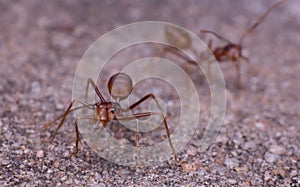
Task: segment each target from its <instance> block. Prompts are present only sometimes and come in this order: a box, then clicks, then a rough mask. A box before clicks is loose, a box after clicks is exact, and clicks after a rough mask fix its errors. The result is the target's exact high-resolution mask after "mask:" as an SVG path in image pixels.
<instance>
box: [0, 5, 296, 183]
mask: <svg viewBox="0 0 300 187" xmlns="http://www.w3.org/2000/svg"><path fill="white" fill-rule="evenodd" d="M274 2H275V1H268V2H265V1H263V0H253V1H251V2H250V1H247V0H243V1H238V2H237V1H229V0H224V1H223V0H217V1H210V0H200V1H196V0H195V1H192V0H191V1H155V0H153V1H97V2H96V1H93V2H92V1H79V0H78V1H70V0H66V1H58V0H57V1H34V0H32V1H8V0H0V77H1V79H0V101H1V102H0V116H1V120H0V134H1V135H0V143H1V146H0V166H1V167H0V184H1V185H5V186H15V185H20V186H60V185H62V186H69V185H70V186H85V185H95V186H97V185H98V186H106V185H108V186H123V185H124V186H180V185H184V186H206V185H210V186H212V185H214V186H299V185H300V124H299V123H300V113H299V111H300V102H299V99H300V94H299V93H300V84H299V80H300V74H299V71H300V62H299V59H300V55H299V49H300V37H299V31H300V25H299V19H300V4H299V2H298V0H289V1H287V2H286V3H285V4H283V5H282V6H281V7H278V8H277V9H276V10H274V11H273V12H272V13H271V14H270V15H269V16H268V17H267V19H266V20H264V22H263V24H261V25H260V27H259V28H258V29H257V30H256V31H255V32H254V33H252V34H251V35H250V36H249V37H248V38H247V39H246V40H245V42H244V48H245V51H244V53H245V56H247V57H248V58H249V59H250V64H243V74H242V78H243V85H244V87H243V89H241V90H237V89H235V84H234V81H235V76H234V75H235V72H234V69H233V66H232V65H231V64H230V63H227V64H226V63H225V64H222V69H223V70H224V77H225V81H226V85H227V88H228V89H227V110H226V116H225V119H224V124H223V126H222V129H221V131H220V134H219V136H218V137H217V139H216V140H215V141H214V143H213V144H212V145H211V146H210V148H209V149H208V150H207V151H205V152H198V151H197V149H196V148H197V140H199V139H200V138H201V130H199V132H198V131H197V132H196V134H195V136H194V138H193V140H192V141H191V142H190V144H188V145H187V146H186V148H185V149H184V150H182V151H180V152H179V158H180V159H181V160H185V161H187V162H188V165H185V166H186V167H184V168H182V167H181V166H177V165H174V164H173V162H172V161H171V160H170V161H167V162H164V163H162V165H160V166H152V167H134V168H131V167H124V166H120V165H117V164H114V163H110V162H108V161H106V160H105V159H103V158H101V157H100V156H99V155H97V154H96V153H95V152H93V151H92V149H90V147H89V146H87V145H86V143H84V142H83V143H82V145H80V150H79V154H78V155H77V156H76V157H72V158H71V159H69V158H68V157H69V156H70V154H71V153H72V152H73V151H74V141H75V140H74V137H75V134H74V131H73V126H72V124H73V122H72V121H73V120H72V119H69V120H68V121H67V123H66V125H65V126H64V127H62V130H61V131H60V132H59V134H58V136H57V138H56V139H55V140H54V141H53V142H52V143H45V142H43V141H42V140H43V139H45V138H47V137H48V138H49V137H50V133H51V132H53V130H52V129H49V130H46V131H40V130H39V128H40V127H41V126H42V125H44V124H45V123H46V122H48V121H50V120H51V119H53V118H54V117H55V116H57V115H59V114H61V113H62V112H63V110H64V109H65V108H66V107H67V105H68V103H69V102H70V101H71V94H72V81H73V76H74V72H75V69H76V66H77V64H78V62H79V60H80V58H81V57H82V55H83V54H84V52H85V51H86V50H87V48H88V47H89V46H90V45H91V44H92V43H93V42H94V41H95V40H96V39H98V38H99V37H100V36H101V35H103V34H104V33H106V32H108V31H110V30H112V29H114V28H116V27H118V26H122V25H124V24H128V23H132V22H136V21H146V20H157V21H164V22H170V23H174V24H177V25H180V26H183V27H185V28H187V29H189V30H191V31H193V32H195V33H198V32H199V30H200V29H209V30H214V31H216V32H218V33H219V34H220V35H222V36H224V37H226V38H228V39H230V40H232V41H235V42H236V41H238V39H239V36H241V34H242V33H243V32H244V31H245V30H246V29H247V28H248V27H249V25H251V24H252V23H253V22H254V21H255V20H256V19H257V18H258V17H259V16H260V15H261V14H262V13H263V12H265V10H266V9H267V8H268V7H270V6H271V5H272V3H274ZM215 41H216V42H214V45H220V44H222V43H221V42H219V41H217V40H215ZM145 50H147V49H145ZM125 54H126V53H125ZM170 58H173V59H174V56H173V57H172V56H171V57H170ZM175 60H176V59H175ZM180 63H181V64H183V62H180ZM115 68H116V69H117V68H118V67H115ZM114 70H115V69H114ZM191 74H193V72H191ZM193 75H194V76H195V73H194V74H193ZM197 86H198V87H199V90H200V91H199V92H201V88H206V89H207V85H206V84H205V83H203V84H201V83H199V82H198V83H197ZM103 89H105V87H104V88H103ZM153 89H154V88H153ZM150 91H151V92H155V90H150ZM205 93H206V94H207V93H208V92H205V91H204V92H203V97H208V98H209V94H208V96H204V95H205ZM207 103H209V102H207ZM204 106H205V104H204ZM168 111H169V112H170V113H176V111H172V109H169V110H168ZM203 111H204V114H205V115H206V117H203V121H205V119H206V118H207V117H208V114H209V109H203ZM186 115H189V114H186ZM199 125H201V124H199ZM121 135H122V134H121ZM121 135H120V136H121ZM125 137H126V136H125Z"/></svg>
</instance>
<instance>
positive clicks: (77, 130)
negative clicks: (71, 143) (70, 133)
mask: <svg viewBox="0 0 300 187" xmlns="http://www.w3.org/2000/svg"><path fill="white" fill-rule="evenodd" d="M83 119H95V117H93V116H91V117H79V118H77V119H76V120H75V131H76V143H75V146H76V151H75V152H74V153H73V154H71V156H70V158H71V157H72V156H76V155H77V153H78V143H79V141H80V134H79V129H78V121H79V120H83Z"/></svg>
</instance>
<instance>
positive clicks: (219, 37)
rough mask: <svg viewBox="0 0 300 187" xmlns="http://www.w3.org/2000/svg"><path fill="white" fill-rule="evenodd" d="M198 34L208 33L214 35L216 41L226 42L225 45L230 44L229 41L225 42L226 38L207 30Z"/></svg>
mask: <svg viewBox="0 0 300 187" xmlns="http://www.w3.org/2000/svg"><path fill="white" fill-rule="evenodd" d="M200 33H208V34H212V35H214V36H215V37H217V38H218V39H220V40H222V41H224V42H226V43H231V42H230V41H229V40H227V39H226V38H224V37H222V36H220V35H218V34H217V33H215V32H213V31H209V30H201V31H200Z"/></svg>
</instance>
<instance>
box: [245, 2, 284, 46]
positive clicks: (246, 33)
mask: <svg viewBox="0 0 300 187" xmlns="http://www.w3.org/2000/svg"><path fill="white" fill-rule="evenodd" d="M285 1H287V0H281V1H279V2H277V3H275V4H274V5H273V6H271V7H270V8H269V9H268V10H267V12H266V13H264V14H263V15H262V16H261V17H260V18H259V19H258V20H257V21H256V22H255V23H254V24H253V25H252V26H251V27H250V28H249V29H248V30H247V31H246V32H244V34H243V35H242V37H241V39H240V42H239V45H240V46H242V43H243V40H244V38H245V37H246V36H247V35H248V34H250V33H251V32H252V31H253V30H254V29H256V27H257V26H258V25H259V24H260V23H261V22H262V21H263V20H264V19H265V18H266V17H267V15H268V14H269V13H270V12H271V11H272V10H273V9H274V8H276V7H278V6H279V5H281V4H282V3H284V2H285Z"/></svg>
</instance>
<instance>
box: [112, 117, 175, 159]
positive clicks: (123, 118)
mask: <svg viewBox="0 0 300 187" xmlns="http://www.w3.org/2000/svg"><path fill="white" fill-rule="evenodd" d="M152 115H159V116H161V117H162V118H163V122H164V126H165V129H166V133H167V137H168V140H169V144H170V147H171V149H172V152H173V155H174V159H175V161H176V162H177V163H178V159H177V154H176V152H175V148H174V146H173V143H172V140H171V135H170V130H169V127H168V124H167V121H166V118H165V117H164V115H163V113H155V112H145V113H137V114H133V115H131V116H124V117H118V118H117V119H118V120H132V119H139V118H144V117H148V116H152Z"/></svg>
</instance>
